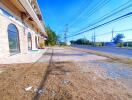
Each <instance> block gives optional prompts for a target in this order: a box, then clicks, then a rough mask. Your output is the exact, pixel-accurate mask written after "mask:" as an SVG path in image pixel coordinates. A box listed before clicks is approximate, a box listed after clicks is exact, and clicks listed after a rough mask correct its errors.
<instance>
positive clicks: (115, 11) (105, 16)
mask: <svg viewBox="0 0 132 100" xmlns="http://www.w3.org/2000/svg"><path fill="white" fill-rule="evenodd" d="M129 2H131V0H129V1H127V2H126V3H124V4H122V5H121V6H119V7H118V8H116V9H114V10H112V11H111V12H112V13H111V12H109V13H107V14H106V15H104V16H102V17H100V18H99V19H97V20H96V22H94V23H92V24H90V25H88V26H87V27H85V28H83V29H81V30H79V32H80V31H82V30H84V29H87V28H88V27H91V26H94V25H96V24H98V23H100V22H102V21H104V20H106V19H107V18H109V17H112V16H113V15H115V14H117V13H119V12H121V11H123V10H125V9H127V8H129V7H132V3H130V4H129V5H127V6H125V7H123V6H124V5H126V4H128V3H129ZM122 7H123V8H122ZM118 9H119V10H118ZM109 14H110V15H109ZM107 15H108V16H107ZM98 20H99V21H98Z"/></svg>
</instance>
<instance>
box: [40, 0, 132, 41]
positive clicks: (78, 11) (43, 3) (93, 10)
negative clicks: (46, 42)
mask: <svg viewBox="0 0 132 100" xmlns="http://www.w3.org/2000/svg"><path fill="white" fill-rule="evenodd" d="M128 1H130V2H129V3H127V5H129V4H130V3H132V0H38V3H39V6H40V8H41V12H42V14H43V17H44V21H45V24H46V26H50V27H51V28H52V29H53V30H54V31H55V32H56V33H57V34H58V35H60V36H61V37H62V38H63V36H64V35H63V34H64V30H65V25H66V24H68V33H67V35H72V34H76V32H78V31H79V30H80V29H82V28H84V27H86V26H88V25H89V24H91V23H93V22H96V20H97V19H98V18H100V17H102V16H104V15H106V14H107V13H109V12H111V11H112V10H113V9H116V8H118V7H119V6H121V5H122V4H124V3H126V2H128ZM103 3H104V5H103ZM101 5H102V6H101ZM127 5H126V6H127ZM131 11H132V6H131V7H129V8H128V9H126V10H124V11H122V12H120V13H118V14H115V15H114V16H112V17H110V18H109V19H107V20H104V21H103V22H106V21H109V20H111V19H113V18H116V17H118V16H120V15H123V14H126V13H128V12H131ZM103 22H101V23H103ZM101 23H99V24H101ZM130 28H132V16H131V17H129V18H126V19H122V20H120V21H118V22H115V23H112V24H110V25H106V26H104V27H101V28H98V29H96V30H95V34H96V35H100V34H104V33H108V32H110V31H112V29H113V30H114V31H119V30H125V29H130ZM93 32H94V31H90V32H87V33H84V34H82V35H78V36H76V37H72V38H68V41H70V40H72V39H73V40H75V39H78V38H87V39H89V40H91V37H92V34H93ZM123 33H124V35H125V37H126V38H125V39H124V40H129V39H132V31H128V32H123ZM116 34H117V32H114V36H115V35H116ZM110 40H111V33H109V34H106V35H101V36H99V37H97V38H96V41H110Z"/></svg>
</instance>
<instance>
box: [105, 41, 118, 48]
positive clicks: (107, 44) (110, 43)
mask: <svg viewBox="0 0 132 100" xmlns="http://www.w3.org/2000/svg"><path fill="white" fill-rule="evenodd" d="M104 46H111V47H115V46H116V44H115V43H113V42H105V43H104Z"/></svg>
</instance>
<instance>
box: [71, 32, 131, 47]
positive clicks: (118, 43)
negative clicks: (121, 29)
mask: <svg viewBox="0 0 132 100" xmlns="http://www.w3.org/2000/svg"><path fill="white" fill-rule="evenodd" d="M124 38H125V36H124V34H117V35H116V36H115V37H114V38H113V40H112V41H113V42H93V41H89V40H87V39H86V38H80V39H77V40H71V41H70V43H71V45H88V46H98V47H103V46H115V47H129V48H132V41H130V42H124V41H123V39H124Z"/></svg>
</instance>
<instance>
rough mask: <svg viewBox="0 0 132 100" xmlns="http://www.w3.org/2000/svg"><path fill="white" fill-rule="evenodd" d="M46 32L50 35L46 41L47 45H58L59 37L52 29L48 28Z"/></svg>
mask: <svg viewBox="0 0 132 100" xmlns="http://www.w3.org/2000/svg"><path fill="white" fill-rule="evenodd" d="M46 32H47V35H48V39H47V40H46V45H48V46H49V45H50V46H54V45H56V43H57V35H56V33H55V32H54V31H53V30H52V29H51V28H50V27H47V28H46Z"/></svg>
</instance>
